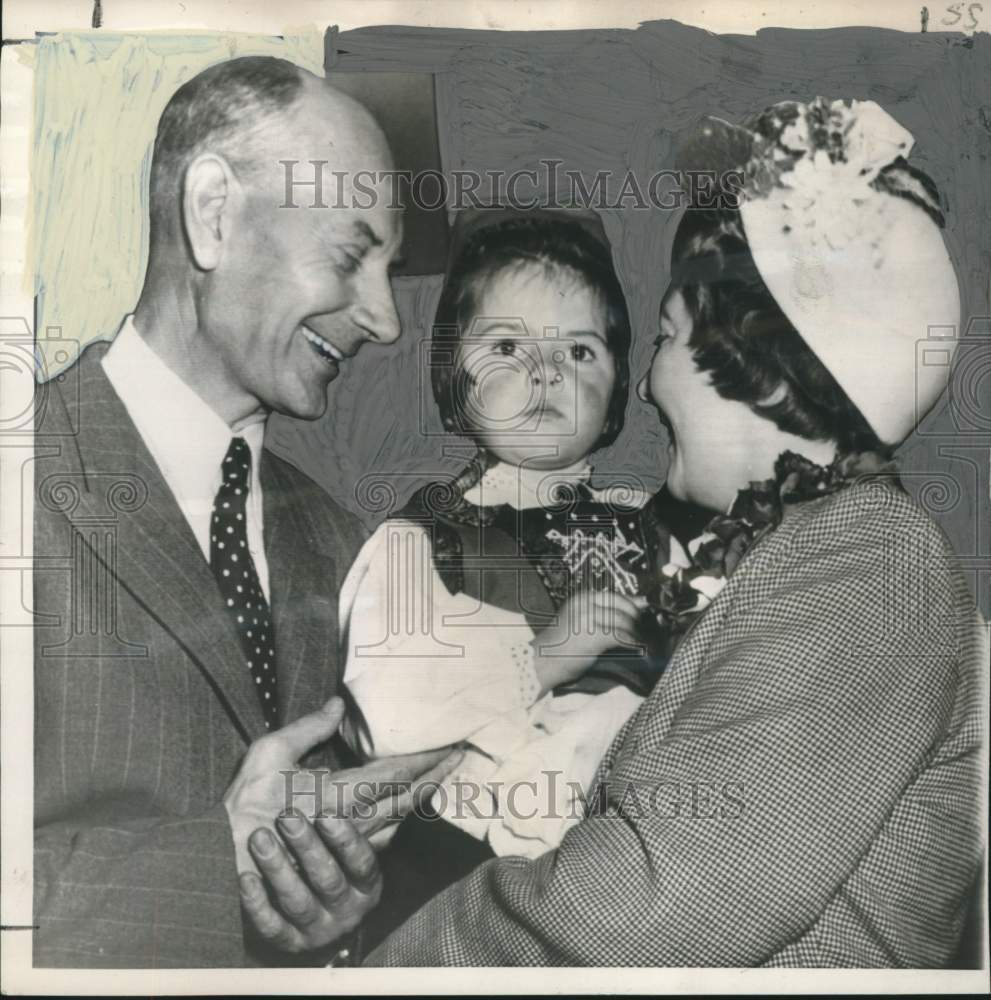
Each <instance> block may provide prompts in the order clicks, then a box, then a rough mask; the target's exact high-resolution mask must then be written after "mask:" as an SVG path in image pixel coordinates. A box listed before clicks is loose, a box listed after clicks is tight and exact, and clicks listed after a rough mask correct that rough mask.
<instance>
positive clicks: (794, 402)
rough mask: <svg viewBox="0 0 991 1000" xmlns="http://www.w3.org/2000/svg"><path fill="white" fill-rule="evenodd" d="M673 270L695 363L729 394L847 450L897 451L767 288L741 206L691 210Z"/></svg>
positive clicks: (779, 422)
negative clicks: (877, 431) (689, 327)
mask: <svg viewBox="0 0 991 1000" xmlns="http://www.w3.org/2000/svg"><path fill="white" fill-rule="evenodd" d="M671 268H672V283H671V288H670V290H669V291H668V295H671V294H673V293H674V292H681V295H682V297H683V299H684V302H685V307H686V309H687V310H688V313H689V315H690V316H691V318H692V323H693V326H692V333H691V338H690V340H689V346H690V347H691V348H692V351H693V357H694V359H695V364H696V365H697V366H698V368H699V369H700V370H701V371H704V372H707V373H708V374H709V376H710V378H711V380H712V384H713V386H714V388H715V389H716V391H717V392H718V393H719V395H720V396H723V397H724V398H725V399H732V400H735V401H737V402H740V403H746V404H747V406H749V407H750V409H751V410H752V411H753V412H754V413H756V414H757V415H758V416H761V417H765V418H766V419H768V420H770V421H771V422H772V423H773V424H775V425H776V426H777V427H779V428H780V429H781V430H783V431H786V432H788V433H790V434H797V435H799V436H800V437H804V438H808V439H810V440H813V441H834V442H835V443H836V445H837V447H838V449H839V451H840V452H841V453H847V452H851V451H878V452H881V453H883V454H886V455H887V454H889V453H890V452H891V450H892V449H891V448H890V447H889V446H887V445H884V444H883V443H882V442H881V441H880V440H879V438H878V436H877V435H876V434H875V433H874V431H873V430H872V429H871V427H870V425H869V424H868V423H867V421H866V419H865V418H864V416H863V414H861V412H860V410H858V409H857V407H856V406H855V405H854V404H853V403H852V402H851V401H850V399H849V397H848V396H847V394H846V393H845V392H844V391H843V389H842V388H840V385H839V383H837V381H836V379H834V378H833V376H832V375H831V374H830V373H829V371H828V370H827V369H826V367H825V366H824V365H823V363H822V362H821V361H820V360H819V359H818V357H816V355H815V354H814V353H813V351H812V350H810V349H809V347H808V346H807V345H806V343H805V341H804V340H803V339H802V337H801V334H799V332H798V331H797V330H796V329H795V327H794V326H792V324H791V323H790V322H789V320H788V318H787V317H786V316H785V314H784V313H783V312H782V311H781V308H780V307H779V306H778V304H777V302H776V301H775V300H774V298H773V296H772V295H771V293H770V292H769V291H768V289H767V286H766V285H765V284H764V281H763V279H762V278H761V276H760V272H759V271H758V270H757V265H756V264H755V263H754V258H753V255H752V254H751V252H750V246H749V244H748V243H747V238H746V235H745V233H744V230H743V223H742V221H741V219H740V213H739V211H738V210H737V209H735V208H727V207H720V208H715V209H706V210H700V209H689V210H688V211H687V212H686V213H685V215H684V217H683V218H682V220H681V224H680V226H679V227H678V231H677V234H676V235H675V240H674V249H673V252H672V261H671Z"/></svg>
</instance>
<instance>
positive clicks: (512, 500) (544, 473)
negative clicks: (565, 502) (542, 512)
mask: <svg viewBox="0 0 991 1000" xmlns="http://www.w3.org/2000/svg"><path fill="white" fill-rule="evenodd" d="M591 477H592V466H591V465H590V464H589V462H588V461H587V460H584V459H583V460H582V461H580V462H576V463H575V464H574V465H572V466H569V467H568V468H566V469H534V468H531V467H523V466H518V465H509V464H507V463H505V462H498V463H496V464H495V465H492V466H490V467H489V468H488V469H486V471H485V473H484V474H483V476H482V478H481V479H480V480H479V481H478V482H477V483H476V484H475V485H474V486H472V487H471V488H470V489H467V490H465V493H464V498H465V500H467V501H468V502H469V503H472V504H474V505H475V506H476V507H496V506H501V505H503V504H508V505H509V506H510V507H513V508H515V509H516V510H530V509H531V508H533V507H547V506H551V505H553V504H554V503H555V490H556V489H557V488H558V487H560V486H565V487H567V486H574V485H575V484H577V483H584V484H586V485H587V484H588V482H589V480H590V479H591ZM558 502H560V501H558Z"/></svg>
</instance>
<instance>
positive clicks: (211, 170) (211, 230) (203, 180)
mask: <svg viewBox="0 0 991 1000" xmlns="http://www.w3.org/2000/svg"><path fill="white" fill-rule="evenodd" d="M237 187H238V185H237V180H236V179H235V177H234V173H233V171H232V170H231V168H230V165H229V164H228V163H227V161H226V160H225V159H224V158H223V157H221V156H217V155H216V154H215V153H203V154H201V155H200V156H197V157H196V159H194V160H193V161H192V163H190V164H189V166H188V167H187V169H186V176H185V178H184V181H183V188H182V221H183V225H184V226H185V228H186V237H187V239H188V240H189V247H190V250H191V252H192V255H193V260H194V261H195V263H196V266H197V267H198V268H200V270H202V271H212V270H213V269H214V268H215V267H216V266H217V265H218V264H219V263H220V258H221V255H222V254H223V250H224V241H225V239H226V238H228V237H229V235H230V228H231V227H230V223H231V217H232V214H233V209H234V202H235V200H236V197H237Z"/></svg>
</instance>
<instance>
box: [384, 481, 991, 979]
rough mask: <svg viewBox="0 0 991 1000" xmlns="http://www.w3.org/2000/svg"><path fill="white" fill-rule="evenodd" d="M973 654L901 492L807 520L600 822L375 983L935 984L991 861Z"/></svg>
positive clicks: (829, 508) (680, 689)
mask: <svg viewBox="0 0 991 1000" xmlns="http://www.w3.org/2000/svg"><path fill="white" fill-rule="evenodd" d="M983 643H984V637H983V636H982V635H981V628H980V623H979V619H978V617H977V614H976V611H975V609H974V605H973V601H972V598H971V596H970V594H969V592H968V589H967V586H966V584H965V581H964V579H963V577H962V574H961V572H960V570H959V568H958V565H957V563H956V560H955V558H954V556H953V554H952V552H951V551H950V549H949V546H948V543H947V541H946V539H945V537H944V536H943V534H942V532H941V531H940V530H939V529H938V528H937V527H936V525H935V524H934V523H933V522H932V521H931V520H930V519H929V517H928V516H927V515H926V514H925V513H924V512H923V511H922V510H920V509H919V508H918V507H917V506H915V504H914V503H913V502H912V501H911V500H910V499H909V498H908V497H907V496H906V495H905V494H904V493H902V492H901V491H900V490H898V489H896V488H894V487H893V486H891V485H889V484H881V483H879V482H875V483H873V484H869V483H866V482H865V483H860V484H857V485H855V486H852V487H850V488H849V489H847V490H844V491H842V492H840V493H838V494H836V495H833V496H830V497H828V498H823V499H820V500H815V501H811V502H808V503H806V504H802V505H800V506H798V507H796V508H795V509H793V510H792V511H791V512H790V513H789V514H788V515H787V517H786V519H785V521H784V523H783V524H782V525H781V526H780V527H779V528H778V530H777V531H775V532H774V533H773V534H772V535H770V536H768V537H767V538H765V539H764V540H763V541H762V542H761V543H759V544H758V545H757V546H755V547H754V549H753V550H752V551H751V552H750V553H748V555H747V556H746V557H745V558H744V560H743V561H742V562H741V564H740V566H739V567H738V569H737V572H736V573H735V574H734V575H733V577H732V578H731V579H730V581H729V583H728V584H727V586H726V587H725V588H724V589H723V591H722V593H721V594H720V595H719V597H718V598H717V599H716V600H715V601H714V602H713V604H712V605H710V607H709V609H708V610H707V612H706V613H705V615H704V616H703V617H702V618H701V619H700V620H699V621H698V622H697V623H696V625H695V627H694V628H693V629H692V631H691V632H690V633H689V634H688V636H686V638H685V640H684V641H683V644H682V645H681V647H680V649H679V651H678V653H677V654H676V656H675V658H674V659H673V660H672V663H671V665H670V666H669V668H668V672H667V673H666V674H665V676H664V677H663V678H662V680H661V682H660V683H659V685H658V687H657V688H656V689H655V691H654V692H653V694H652V695H651V697H650V698H649V699H648V700H647V701H646V702H645V703H644V705H643V706H642V708H641V710H640V711H639V712H638V714H637V715H635V716H634V717H633V719H631V720H630V722H629V723H628V724H627V726H626V727H625V729H624V730H623V731H622V732H621V733H620V734H619V736H618V737H617V739H616V741H615V743H614V744H613V746H612V748H611V749H610V751H609V753H608V754H607V757H606V759H605V761H604V762H603V765H602V767H601V768H600V782H601V784H600V787H599V792H600V793H601V798H600V795H599V794H596V793H593V795H592V798H591V803H592V806H593V807H595V806H597V805H598V804H600V803H601V807H600V808H597V809H595V808H593V812H592V814H591V815H589V816H588V817H587V818H586V820H585V821H584V822H582V823H580V824H578V825H577V826H576V827H574V828H573V829H572V830H571V831H570V832H569V833H568V835H567V836H566V837H565V839H564V841H563V843H562V844H561V846H560V848H559V849H558V850H556V851H554V852H551V853H548V854H546V855H544V856H543V857H541V858H539V859H538V860H536V861H526V860H523V859H521V858H502V859H497V860H495V861H492V862H489V863H487V864H486V865H484V866H482V867H481V868H479V869H478V870H476V871H475V872H474V873H473V874H472V875H471V876H469V877H468V878H467V879H465V880H464V881H462V882H461V883H458V884H456V885H454V886H452V887H451V888H450V889H448V890H446V891H445V892H444V893H443V894H441V895H440V896H438V897H437V898H436V899H434V900H433V901H432V902H431V903H429V904H428V905H427V906H425V907H424V908H423V909H422V910H420V911H419V912H418V913H417V914H415V915H414V916H413V917H412V918H411V919H410V920H409V921H408V922H407V923H406V924H405V925H404V926H403V927H401V928H400V929H399V930H398V931H396V932H395V933H394V935H393V936H392V937H391V938H389V939H388V940H387V941H386V942H385V943H384V944H383V945H382V946H381V947H380V948H379V949H378V950H377V951H376V952H374V953H373V954H372V956H370V959H369V963H368V964H372V965H428V966H429V965H482V966H499V965H559V964H561V965H612V964H616V965H631V966H664V965H666V966H759V965H768V966H892V967H893V966H933V965H940V964H942V963H944V962H945V961H946V960H947V958H948V956H950V955H951V954H952V952H953V950H954V946H955V944H956V941H957V938H958V936H959V933H960V928H961V924H962V920H963V916H964V911H965V900H966V897H967V895H968V889H969V887H970V886H971V884H972V882H973V879H974V877H975V874H976V872H977V870H978V866H979V862H980V856H981V852H982V844H981V840H982V834H981V820H980V816H981V809H982V806H981V799H982V798H983V792H982V789H981V785H980V774H981V770H982V768H981V761H982V756H983V754H984V752H985V750H984V747H985V746H986V742H985V734H986V721H985V712H986V706H987V688H986V672H987V648H986V646H985V645H983ZM982 647H983V648H982Z"/></svg>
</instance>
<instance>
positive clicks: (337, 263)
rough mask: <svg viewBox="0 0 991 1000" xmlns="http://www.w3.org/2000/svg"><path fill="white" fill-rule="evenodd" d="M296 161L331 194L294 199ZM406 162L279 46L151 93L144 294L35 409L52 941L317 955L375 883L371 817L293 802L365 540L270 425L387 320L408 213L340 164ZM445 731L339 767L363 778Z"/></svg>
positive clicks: (69, 960)
mask: <svg viewBox="0 0 991 1000" xmlns="http://www.w3.org/2000/svg"><path fill="white" fill-rule="evenodd" d="M287 160H290V161H296V162H298V163H300V164H307V163H311V162H312V161H322V162H323V163H325V164H328V169H332V170H334V171H335V172H336V176H337V177H342V178H344V179H345V180H344V185H343V187H342V188H341V189H340V191H339V193H340V194H341V195H342V197H339V198H335V201H334V204H333V205H332V206H330V207H326V208H311V207H302V206H300V207H297V208H291V207H286V204H287V203H286V198H285V194H286V173H285V168H284V167H285V164H284V161H287ZM390 168H391V159H390V155H389V150H388V147H387V145H386V142H385V139H384V137H383V135H382V133H381V131H380V130H379V128H378V126H377V125H376V124H375V122H374V121H373V120H372V118H371V117H370V116H369V115H368V113H367V112H366V111H365V110H364V109H363V108H362V107H361V106H360V105H358V104H356V103H355V102H354V101H352V100H350V99H349V98H347V97H345V96H343V95H341V94H339V93H336V92H335V91H333V90H332V89H330V88H329V87H327V86H326V85H325V84H324V83H323V81H321V80H320V79H319V78H317V77H315V76H313V75H312V74H309V73H307V72H304V71H302V70H300V69H299V68H297V67H295V66H293V65H292V64H290V63H288V62H285V61H282V60H278V59H271V58H260V57H259V58H244V59H236V60H232V61H230V62H227V63H223V64H220V65H217V66H214V67H211V68H210V69H208V70H206V71H205V72H203V73H200V74H199V75H198V76H196V77H195V78H194V79H192V80H190V81H189V82H188V83H186V84H185V85H184V86H183V87H182V88H180V90H179V91H178V92H177V93H176V94H175V95H174V96H173V97H172V99H171V101H170V102H169V104H168V106H167V107H166V109H165V111H164V112H163V114H162V117H161V120H160V123H159V128H158V134H157V137H156V140H155V148H154V154H153V160H152V171H151V230H150V251H149V260H148V269H147V274H146V277H145V282H144V287H143V289H142V291H141V295H140V298H139V300H138V303H137V306H136V308H135V310H134V313H133V315H130V316H127V317H126V318H125V319H124V321H123V324H122V325H121V327H120V329H119V331H118V333H117V335H116V337H115V338H114V339H113V342H112V343H111V344H109V345H107V344H106V343H99V344H95V345H92V346H91V347H89V349H87V350H86V351H85V352H84V354H83V356H82V357H81V359H80V360H79V362H78V364H77V371H76V373H75V374H76V379H75V380H73V379H70V380H69V382H68V383H66V384H73V382H75V383H77V384H78V386H79V396H78V409H77V408H76V400H75V398H70V397H69V396H68V395H67V394H66V393H65V390H64V388H63V387H62V386H61V385H59V384H57V383H50V384H49V385H48V386H46V389H45V392H46V394H47V395H46V400H45V402H46V405H45V407H44V420H43V422H42V423H41V425H40V426H39V427H38V429H37V433H38V439H37V444H38V448H37V455H38V460H37V463H36V488H37V492H36V504H35V506H36V512H37V513H36V522H35V557H36V565H37V572H36V574H35V611H36V613H37V615H38V622H39V625H38V628H37V631H36V644H35V645H36V655H35V744H36V746H35V830H36V833H35V862H34V868H35V923H36V929H35V934H34V944H35V951H34V955H35V964H36V965H41V966H53V965H60V966H117V967H137V966H179V967H182V966H187V967H188V966H235V965H244V964H257V963H260V962H261V963H270V962H277V961H279V960H280V959H279V956H281V955H289V954H293V955H304V956H305V959H304V960H305V961H308V962H313V963H321V962H324V961H326V960H327V958H328V955H330V954H331V953H333V952H334V951H335V949H339V948H340V946H341V944H342V942H345V941H346V936H347V935H348V933H349V932H350V931H351V930H352V929H354V928H355V927H356V926H357V925H358V924H359V923H360V920H361V918H362V916H363V915H364V914H365V913H366V912H367V911H368V910H369V909H370V908H371V906H373V905H374V904H375V902H376V901H377V899H378V896H379V894H380V891H381V879H380V876H379V873H378V868H377V865H376V863H375V858H374V854H373V851H372V847H371V846H370V843H369V840H368V839H366V837H371V836H373V835H375V834H378V835H379V837H381V836H382V834H384V833H386V832H387V829H383V828H382V820H381V819H370V820H367V821H365V822H364V823H363V824H357V823H356V824H354V825H353V824H352V823H350V822H348V821H347V820H345V819H341V818H335V817H334V816H333V815H332V816H331V817H330V818H328V819H319V818H317V819H315V820H314V822H312V823H311V822H310V819H312V818H313V813H314V811H315V802H314V801H313V797H312V796H310V797H309V798H307V797H306V796H305V795H304V796H302V798H301V799H299V800H297V801H296V804H297V806H299V805H300V803H302V807H301V812H302V815H299V816H297V817H295V819H293V818H280V819H279V820H276V816H277V815H278V814H279V813H280V812H281V811H282V810H283V809H284V807H285V806H286V804H287V799H286V796H287V787H288V786H287V777H289V778H292V779H293V780H295V778H296V776H297V775H298V774H300V773H301V772H299V771H296V768H297V762H298V761H299V760H300V759H301V758H305V760H306V763H307V764H309V765H311V766H316V765H321V764H322V765H326V766H329V767H335V766H337V765H338V764H339V763H340V762H339V761H336V760H335V759H334V756H333V753H332V751H330V750H329V749H328V747H329V744H328V740H329V739H330V738H331V737H332V736H333V735H334V733H335V731H336V729H337V726H338V723H339V722H340V721H341V716H342V713H343V708H342V705H341V702H340V701H339V700H338V699H335V698H333V697H332V696H333V695H334V693H335V691H336V689H337V685H338V682H339V676H340V669H341V662H340V661H339V659H338V651H337V635H338V626H337V617H336V613H337V612H336V609H337V590H338V586H339V583H340V581H341V580H342V577H343V574H344V572H345V571H346V570H347V568H348V566H349V564H350V563H351V561H352V558H353V556H354V554H355V553H356V551H357V549H358V546H359V544H360V542H361V540H362V539H361V532H360V529H359V527H358V525H357V523H356V522H355V520H354V519H353V518H352V517H351V515H349V514H348V513H346V512H345V511H343V510H341V509H340V508H339V507H337V506H336V505H335V504H334V503H333V502H332V501H331V500H330V498H329V497H327V496H326V495H325V494H324V493H323V492H322V491H321V490H320V489H318V488H317V487H316V485H315V484H314V483H313V482H311V481H310V480H309V479H307V478H306V477H305V476H304V475H302V474H301V473H300V472H298V471H297V470H296V469H294V468H293V467H292V466H290V465H288V464H287V463H285V462H283V461H281V460H280V459H278V458H277V457H276V456H274V455H273V454H272V453H270V452H268V451H265V450H264V449H263V446H262V439H263V432H264V427H265V419H266V417H267V416H268V414H269V413H271V412H273V411H276V412H279V413H285V414H288V415H290V416H293V417H299V418H303V419H311V420H312V419H315V418H317V417H319V416H321V415H322V414H323V412H324V410H325V408H326V392H327V387H328V385H329V383H330V382H331V381H332V380H333V379H334V378H335V377H336V375H337V373H338V370H339V368H340V366H341V365H342V364H346V363H347V361H348V359H349V358H350V357H352V356H353V355H354V354H355V352H356V351H358V350H359V349H360V348H361V347H362V346H363V345H364V344H365V343H366V342H371V343H373V344H378V345H388V344H391V343H392V342H393V341H395V339H396V338H397V337H398V336H399V332H400V331H399V322H398V317H397V315H396V310H395V305H394V302H393V299H392V292H391V289H390V283H389V264H390V262H391V260H392V258H393V256H394V254H395V253H396V252H397V250H398V247H399V244H400V239H401V233H400V218H399V213H398V212H397V210H396V209H395V208H394V207H392V206H391V204H390V199H389V198H388V197H386V192H385V191H384V190H383V189H377V190H376V194H377V195H378V197H377V198H376V199H369V198H368V197H367V195H365V196H363V197H362V198H361V199H360V201H359V200H358V199H356V200H355V203H352V202H351V199H350V198H349V193H350V188H349V186H348V183H347V178H350V177H352V176H354V174H355V173H356V172H357V171H363V172H365V173H364V175H363V176H365V177H366V179H367V177H368V176H369V175H380V174H381V173H384V172H387V171H389V170H390ZM366 189H367V181H366ZM370 200H371V201H373V203H372V204H371V205H370V206H369V201H370ZM365 206H368V207H365ZM67 496H71V497H72V498H73V501H72V502H71V503H66V502H65V498H66V497H67ZM68 562H71V563H72V566H73V570H72V572H70V573H66V572H65V570H64V566H65V565H66V564H67V563H68ZM52 566H58V567H62V568H59V569H53V570H49V568H48V567H52ZM439 756H442V755H437V754H434V755H432V756H430V757H426V756H420V757H411V758H403V759H398V758H397V759H395V760H394V761H392V762H388V763H386V764H385V765H384V766H383V765H381V764H379V765H375V767H374V769H373V768H367V769H352V770H351V771H346V772H338V773H336V774H335V775H334V777H335V778H337V779H339V784H338V785H337V787H338V788H341V789H343V792H342V793H341V794H343V795H344V796H345V798H347V795H348V794H349V791H348V790H349V789H350V788H352V787H353V786H354V783H356V782H358V781H360V780H363V779H371V780H373V781H374V780H380V779H389V778H399V779H417V778H420V777H422V776H424V774H426V776H427V777H428V778H430V777H432V776H434V775H435V774H437V773H441V772H444V771H445V768H446V767H447V766H448V764H449V762H447V761H441V762H439V761H438V757H439ZM431 767H433V768H434V770H433V771H432V772H431V771H428V768H431ZM307 787H310V786H307ZM293 788H295V785H294V786H293ZM307 804H308V805H309V806H311V807H313V808H310V809H309V811H307V809H306V808H305V806H306V805H307ZM409 804H410V796H409V794H408V793H406V794H404V795H399V796H398V797H397V798H395V799H394V800H393V801H392V802H391V803H390V805H391V806H395V807H396V808H395V809H389V810H387V811H385V816H386V817H390V816H391V817H392V818H394V817H395V816H396V815H398V812H399V811H401V810H402V809H404V808H408V806H409ZM331 812H334V810H331ZM380 815H381V814H380ZM249 845H250V846H249ZM287 858H292V860H293V864H291V865H289V864H286V863H285V861H286V859H287ZM256 866H257V867H256ZM239 873H240V878H239ZM266 883H267V884H266Z"/></svg>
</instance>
